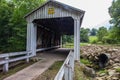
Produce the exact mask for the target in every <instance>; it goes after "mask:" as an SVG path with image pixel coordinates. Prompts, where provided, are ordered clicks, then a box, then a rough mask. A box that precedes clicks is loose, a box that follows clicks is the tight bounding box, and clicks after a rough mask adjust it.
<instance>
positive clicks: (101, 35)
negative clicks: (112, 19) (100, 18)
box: [97, 27, 108, 41]
mask: <svg viewBox="0 0 120 80" xmlns="http://www.w3.org/2000/svg"><path fill="white" fill-rule="evenodd" d="M107 34H108V32H107V28H105V27H100V28H99V30H98V31H97V37H98V40H99V41H102V40H103V38H104V36H107Z"/></svg>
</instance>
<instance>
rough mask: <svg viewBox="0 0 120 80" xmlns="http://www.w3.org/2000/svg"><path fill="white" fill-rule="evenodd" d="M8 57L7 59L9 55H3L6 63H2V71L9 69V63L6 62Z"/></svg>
mask: <svg viewBox="0 0 120 80" xmlns="http://www.w3.org/2000/svg"><path fill="white" fill-rule="evenodd" d="M8 59H9V57H8V56H7V57H5V61H6V63H5V64H4V66H3V72H8V70H9V63H8Z"/></svg>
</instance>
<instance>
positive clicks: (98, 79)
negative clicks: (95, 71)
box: [95, 77, 103, 80]
mask: <svg viewBox="0 0 120 80" xmlns="http://www.w3.org/2000/svg"><path fill="white" fill-rule="evenodd" d="M95 80H103V79H102V78H101V77H96V78H95Z"/></svg>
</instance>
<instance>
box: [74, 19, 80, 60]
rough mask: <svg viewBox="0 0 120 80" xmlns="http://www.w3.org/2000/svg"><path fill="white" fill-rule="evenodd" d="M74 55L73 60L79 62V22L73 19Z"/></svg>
mask: <svg viewBox="0 0 120 80" xmlns="http://www.w3.org/2000/svg"><path fill="white" fill-rule="evenodd" d="M74 54H75V60H78V61H79V60H80V22H79V20H77V19H74Z"/></svg>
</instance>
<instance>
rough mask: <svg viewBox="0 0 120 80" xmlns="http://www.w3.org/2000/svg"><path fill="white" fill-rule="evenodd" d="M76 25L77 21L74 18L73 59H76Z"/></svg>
mask: <svg viewBox="0 0 120 80" xmlns="http://www.w3.org/2000/svg"><path fill="white" fill-rule="evenodd" d="M76 26H77V21H76V19H74V59H75V60H76V56H77V45H76V44H77V34H76V32H77V28H76Z"/></svg>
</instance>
